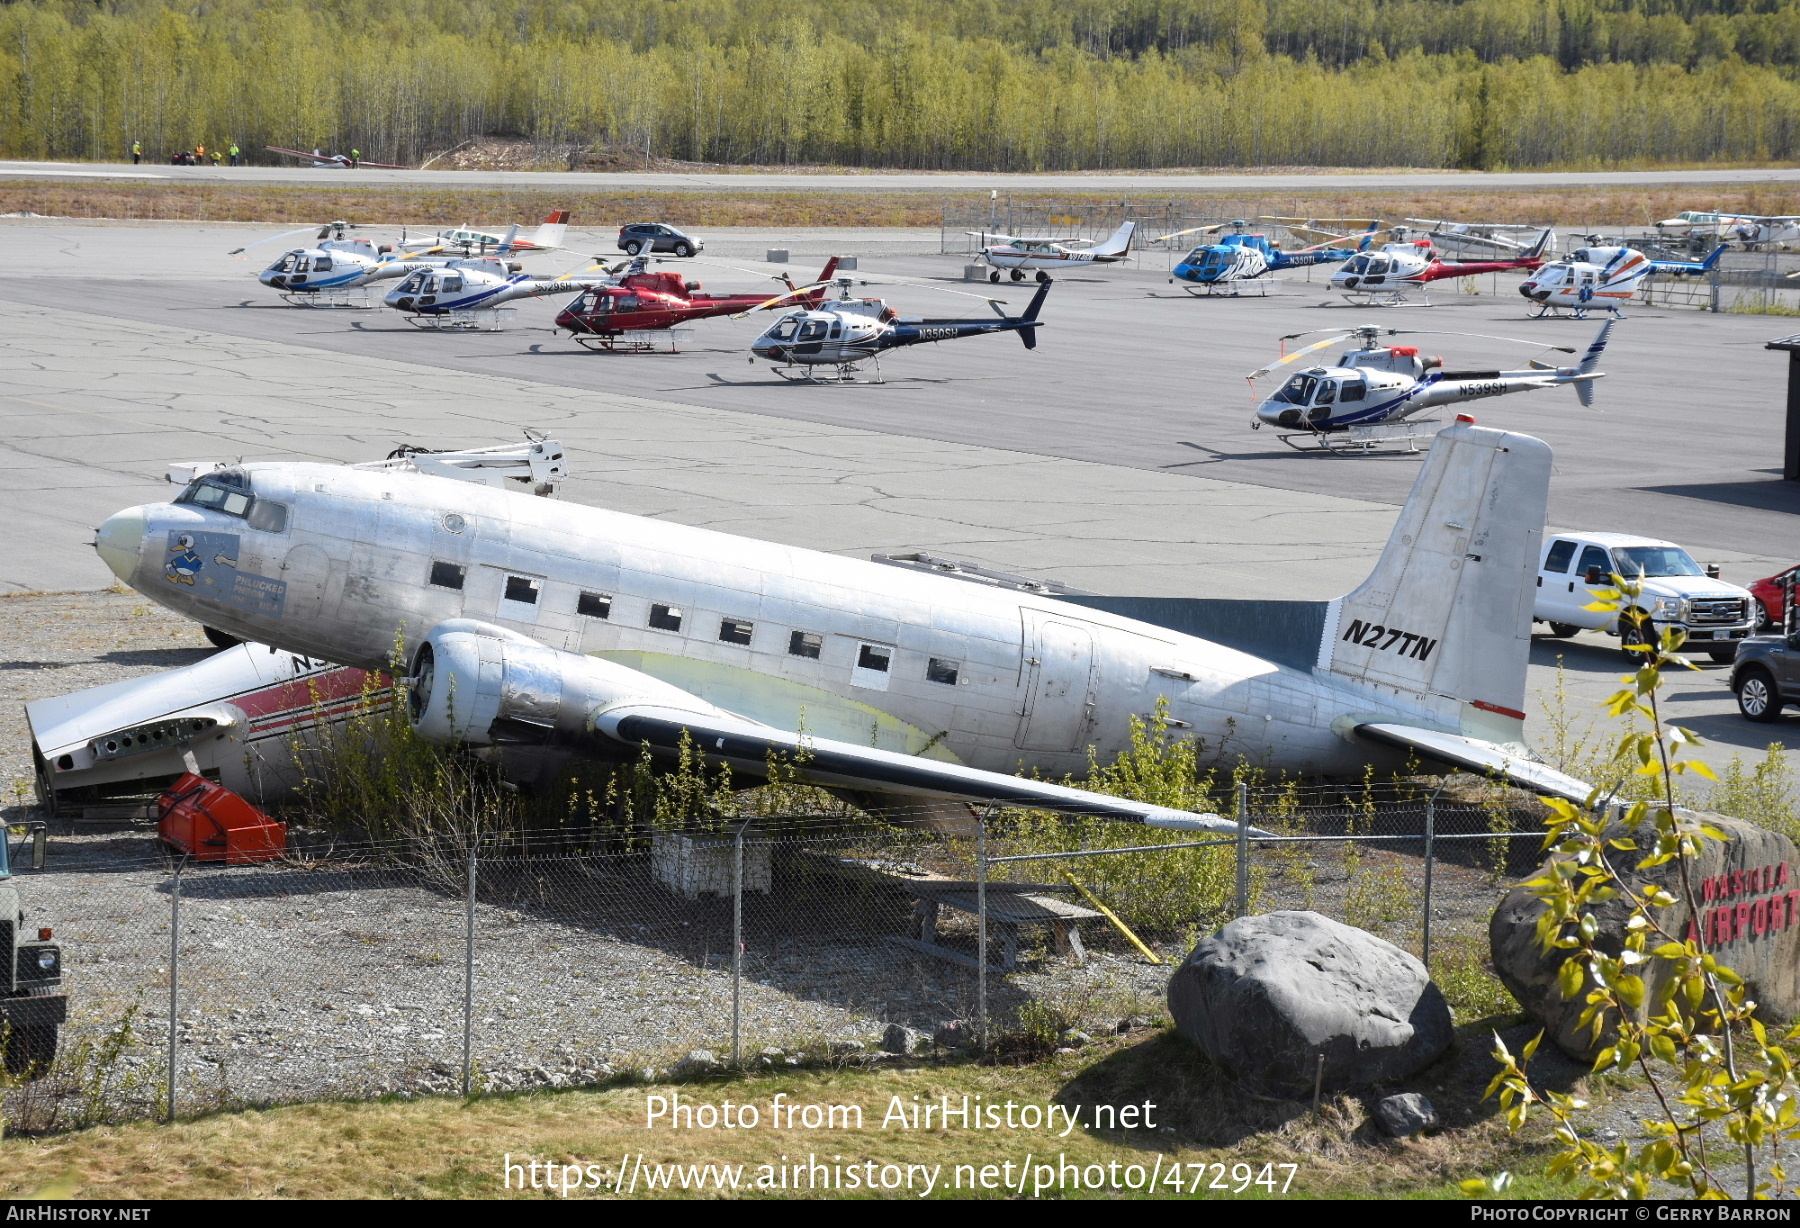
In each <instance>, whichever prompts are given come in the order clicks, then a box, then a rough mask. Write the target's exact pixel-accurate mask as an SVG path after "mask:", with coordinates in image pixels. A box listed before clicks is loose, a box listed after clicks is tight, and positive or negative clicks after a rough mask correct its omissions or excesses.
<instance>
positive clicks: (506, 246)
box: [494, 225, 519, 256]
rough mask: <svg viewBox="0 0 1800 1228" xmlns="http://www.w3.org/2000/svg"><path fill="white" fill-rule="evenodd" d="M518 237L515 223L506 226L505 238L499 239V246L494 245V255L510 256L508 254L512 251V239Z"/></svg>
mask: <svg viewBox="0 0 1800 1228" xmlns="http://www.w3.org/2000/svg"><path fill="white" fill-rule="evenodd" d="M518 237H519V228H518V226H516V225H514V226H508V227H507V228H506V237H505V238H504V239H502V240H500V246H499V247H496V248H495V249H494V254H495V255H496V256H510V255H512V251H513V241H514V240H515V239H517V238H518Z"/></svg>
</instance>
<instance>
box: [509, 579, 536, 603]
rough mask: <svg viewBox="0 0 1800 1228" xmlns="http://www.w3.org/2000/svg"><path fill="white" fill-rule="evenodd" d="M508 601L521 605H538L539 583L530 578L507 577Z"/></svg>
mask: <svg viewBox="0 0 1800 1228" xmlns="http://www.w3.org/2000/svg"><path fill="white" fill-rule="evenodd" d="M506 599H507V600H508V601H516V602H518V603H519V604H520V605H536V604H537V599H538V582H537V581H536V580H533V579H531V578H530V577H529V576H508V577H506Z"/></svg>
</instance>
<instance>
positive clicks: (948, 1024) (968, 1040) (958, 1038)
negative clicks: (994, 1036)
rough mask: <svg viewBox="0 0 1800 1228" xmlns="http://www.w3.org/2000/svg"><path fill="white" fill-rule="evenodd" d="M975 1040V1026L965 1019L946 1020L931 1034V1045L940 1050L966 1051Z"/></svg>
mask: <svg viewBox="0 0 1800 1228" xmlns="http://www.w3.org/2000/svg"><path fill="white" fill-rule="evenodd" d="M976 1039H977V1037H976V1035H975V1025H974V1024H972V1023H970V1022H969V1021H968V1020H966V1019H946V1020H945V1021H944V1022H942V1023H940V1024H938V1025H937V1027H936V1029H935V1030H933V1032H932V1033H931V1043H932V1044H934V1045H936V1046H937V1047H938V1048H940V1049H967V1048H969V1047H971V1046H972V1045H974V1044H975V1041H976Z"/></svg>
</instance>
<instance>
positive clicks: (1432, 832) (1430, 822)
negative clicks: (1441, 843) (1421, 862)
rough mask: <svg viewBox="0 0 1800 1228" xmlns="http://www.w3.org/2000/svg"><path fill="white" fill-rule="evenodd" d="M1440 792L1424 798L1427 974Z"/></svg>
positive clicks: (1422, 943)
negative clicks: (1434, 843)
mask: <svg viewBox="0 0 1800 1228" xmlns="http://www.w3.org/2000/svg"><path fill="white" fill-rule="evenodd" d="M1441 792H1443V790H1442V789H1441V788H1440V789H1437V790H1435V791H1433V793H1432V795H1431V796H1430V797H1428V798H1426V799H1425V923H1424V927H1423V932H1424V936H1423V937H1422V938H1421V939H1420V943H1419V947H1420V952H1421V955H1422V959H1421V962H1422V963H1424V965H1425V974H1426V975H1427V976H1430V975H1431V868H1432V855H1433V852H1434V847H1433V842H1434V841H1435V840H1436V839H1437V799H1438V794H1439V793H1441Z"/></svg>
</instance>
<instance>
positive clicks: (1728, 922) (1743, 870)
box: [1488, 811, 1800, 1061]
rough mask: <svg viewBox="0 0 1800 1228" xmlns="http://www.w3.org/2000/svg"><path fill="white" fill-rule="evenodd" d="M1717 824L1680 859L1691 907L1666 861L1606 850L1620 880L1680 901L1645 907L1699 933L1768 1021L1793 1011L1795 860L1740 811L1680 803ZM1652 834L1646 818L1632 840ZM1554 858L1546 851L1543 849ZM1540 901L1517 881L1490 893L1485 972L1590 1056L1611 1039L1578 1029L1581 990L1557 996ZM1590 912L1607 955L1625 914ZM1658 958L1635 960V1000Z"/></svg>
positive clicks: (1797, 943) (1620, 903)
mask: <svg viewBox="0 0 1800 1228" xmlns="http://www.w3.org/2000/svg"><path fill="white" fill-rule="evenodd" d="M1681 814H1682V816H1683V817H1684V818H1697V819H1699V820H1701V821H1703V822H1705V823H1706V824H1707V825H1708V826H1709V827H1713V828H1715V829H1717V830H1719V831H1721V832H1723V833H1724V834H1725V836H1726V838H1725V839H1724V840H1723V841H1718V840H1708V841H1707V842H1706V844H1705V847H1704V848H1703V849H1702V850H1701V853H1700V855H1699V857H1698V858H1697V859H1696V860H1694V861H1693V862H1691V863H1690V866H1689V873H1690V874H1691V876H1692V879H1693V884H1694V889H1695V892H1696V893H1697V894H1698V896H1699V904H1700V907H1699V915H1698V916H1697V917H1696V916H1694V915H1692V913H1691V912H1690V910H1689V908H1688V906H1687V903H1686V901H1685V897H1684V896H1683V893H1682V892H1681V891H1680V890H1679V889H1678V878H1677V875H1678V870H1677V868H1676V863H1675V862H1672V861H1671V862H1666V863H1664V864H1663V865H1661V866H1656V867H1653V868H1651V869H1650V870H1646V871H1642V872H1639V871H1637V870H1636V868H1635V867H1636V865H1637V862H1638V861H1640V860H1642V858H1643V856H1644V854H1643V853H1641V852H1634V851H1631V850H1615V852H1614V854H1613V856H1614V857H1615V861H1614V865H1615V866H1616V867H1617V868H1618V869H1619V870H1620V871H1621V872H1622V873H1623V875H1624V878H1625V881H1626V882H1627V883H1629V884H1631V885H1632V886H1633V888H1634V890H1637V891H1639V892H1641V891H1642V890H1643V888H1644V887H1645V886H1647V885H1648V884H1650V883H1653V882H1654V883H1656V884H1658V885H1660V886H1663V887H1665V888H1668V889H1669V890H1670V892H1671V894H1673V895H1675V896H1676V897H1677V899H1678V900H1679V901H1681V902H1679V903H1676V904H1674V905H1672V906H1670V907H1668V908H1660V909H1656V910H1655V916H1656V920H1657V923H1658V925H1660V926H1661V927H1663V928H1664V929H1666V930H1667V931H1669V932H1670V933H1673V934H1676V935H1678V936H1680V937H1682V938H1684V939H1691V938H1694V937H1700V938H1702V939H1703V940H1704V941H1705V943H1706V945H1707V948H1708V949H1709V950H1711V951H1712V952H1713V954H1715V955H1716V956H1717V957H1718V958H1719V960H1720V961H1721V962H1723V963H1724V964H1726V965H1727V966H1728V967H1730V968H1731V969H1732V970H1734V971H1735V972H1737V974H1738V975H1739V976H1742V977H1743V978H1744V980H1745V981H1746V982H1747V984H1748V995H1747V996H1748V997H1749V999H1750V1000H1752V1001H1755V1002H1756V1003H1757V1004H1758V1012H1757V1013H1758V1014H1759V1015H1762V1016H1764V1017H1766V1018H1768V1019H1772V1020H1781V1019H1791V1018H1793V1017H1794V1016H1795V1015H1796V1014H1800V878H1796V877H1795V872H1796V870H1800V858H1797V857H1796V855H1795V848H1794V843H1793V841H1791V840H1789V839H1788V838H1787V837H1786V836H1783V835H1781V834H1779V833H1778V832H1772V831H1767V830H1765V829H1763V828H1761V827H1757V826H1756V825H1755V824H1753V823H1746V822H1744V821H1743V820H1741V819H1730V818H1726V817H1725V816H1724V815H1718V814H1695V813H1694V812H1692V811H1682V812H1681ZM1606 836H1607V839H1609V840H1612V839H1621V838H1632V836H1633V833H1632V832H1631V830H1630V829H1629V828H1627V827H1626V826H1625V825H1624V824H1622V823H1615V824H1613V826H1611V827H1609V828H1608V829H1607V832H1606ZM1654 839H1655V834H1654V829H1653V827H1652V826H1651V824H1650V822H1649V821H1648V820H1646V821H1645V823H1644V828H1643V831H1642V833H1641V834H1639V835H1638V836H1637V837H1636V842H1637V844H1638V845H1639V846H1640V847H1641V848H1645V849H1648V848H1649V847H1651V845H1652V844H1653V842H1654ZM1553 856H1554V855H1553ZM1543 907H1544V906H1543V905H1542V904H1540V903H1539V902H1538V901H1537V900H1536V899H1535V898H1534V897H1533V896H1532V894H1531V893H1530V892H1529V891H1527V890H1526V889H1525V888H1523V887H1515V888H1513V890H1512V891H1510V892H1508V893H1507V895H1506V898H1505V899H1503V900H1501V901H1500V907H1499V908H1497V909H1495V910H1494V916H1493V919H1492V920H1491V921H1490V922H1489V923H1488V941H1489V944H1490V947H1491V949H1492V952H1493V960H1494V971H1495V972H1496V973H1497V974H1498V975H1499V977H1500V979H1501V981H1502V982H1504V983H1505V985H1506V987H1507V989H1509V990H1511V991H1512V995H1513V997H1515V998H1517V999H1518V1000H1519V1005H1520V1006H1522V1007H1524V1008H1525V1011H1526V1013H1527V1014H1529V1015H1531V1016H1532V1017H1533V1018H1535V1019H1536V1020H1538V1022H1540V1023H1542V1024H1543V1025H1544V1026H1545V1028H1546V1030H1548V1031H1549V1033H1550V1035H1551V1036H1552V1037H1553V1038H1554V1039H1555V1041H1556V1044H1557V1047H1558V1048H1560V1049H1562V1051H1563V1052H1565V1053H1567V1054H1568V1055H1569V1056H1570V1057H1573V1058H1577V1059H1580V1060H1583V1061H1590V1060H1592V1059H1593V1057H1594V1056H1595V1054H1597V1053H1598V1052H1599V1050H1600V1049H1602V1048H1604V1047H1605V1046H1606V1045H1607V1044H1610V1043H1611V1038H1612V1033H1611V1031H1610V1029H1608V1030H1603V1031H1602V1032H1601V1035H1600V1038H1599V1039H1598V1040H1596V1039H1595V1038H1594V1036H1593V1034H1592V1033H1591V1032H1590V1031H1587V1030H1586V1029H1582V1028H1580V1027H1578V1026H1577V1025H1578V1020H1579V1017H1580V1014H1581V1011H1582V1009H1583V1007H1584V1005H1585V1003H1584V1001H1583V999H1584V998H1585V997H1586V994H1587V990H1586V989H1585V988H1584V989H1583V990H1582V992H1581V994H1580V995H1578V996H1577V997H1576V998H1575V1000H1574V1001H1565V1000H1564V999H1563V997H1562V993H1561V991H1560V990H1559V989H1558V987H1557V970H1558V969H1559V968H1561V967H1562V964H1563V961H1564V960H1565V959H1566V958H1567V957H1568V953H1567V952H1566V951H1563V950H1553V951H1550V952H1548V953H1546V952H1544V951H1543V950H1542V949H1541V948H1540V947H1539V945H1538V940H1537V921H1538V917H1540V916H1541V915H1542V914H1543ZM1593 912H1594V919H1595V920H1596V921H1597V922H1598V923H1599V925H1600V936H1599V939H1598V941H1597V945H1598V946H1599V947H1600V948H1601V949H1603V950H1605V951H1608V952H1613V953H1616V952H1618V951H1619V950H1621V949H1622V947H1623V937H1624V933H1625V922H1626V920H1627V919H1628V918H1629V917H1630V915H1631V910H1630V907H1629V905H1628V904H1627V903H1626V902H1625V901H1624V900H1623V899H1620V900H1612V901H1608V902H1606V903H1603V904H1600V905H1597V906H1596V907H1595V908H1594V910H1593ZM1669 971H1670V966H1669V964H1668V963H1667V962H1666V961H1663V960H1659V959H1651V960H1649V961H1647V962H1646V963H1645V964H1644V965H1643V976H1644V981H1645V989H1646V991H1647V992H1646V994H1645V1000H1646V1001H1647V1002H1654V1001H1655V1000H1656V999H1657V997H1658V994H1657V987H1658V986H1659V985H1660V984H1661V983H1662V982H1663V981H1664V980H1665V979H1666V978H1667V977H1668V975H1669Z"/></svg>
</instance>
